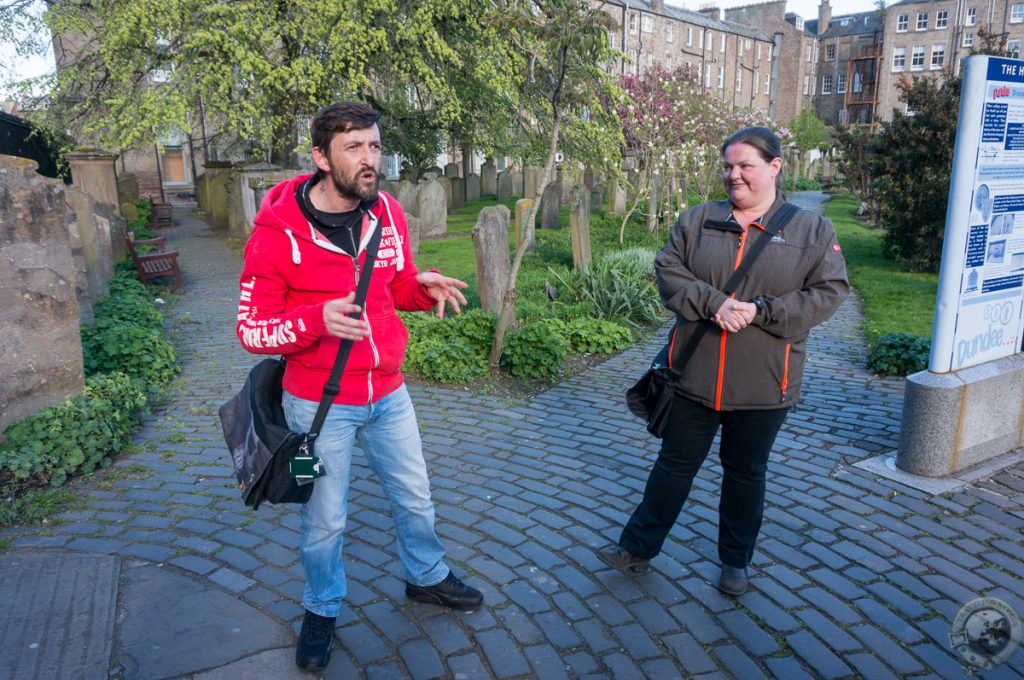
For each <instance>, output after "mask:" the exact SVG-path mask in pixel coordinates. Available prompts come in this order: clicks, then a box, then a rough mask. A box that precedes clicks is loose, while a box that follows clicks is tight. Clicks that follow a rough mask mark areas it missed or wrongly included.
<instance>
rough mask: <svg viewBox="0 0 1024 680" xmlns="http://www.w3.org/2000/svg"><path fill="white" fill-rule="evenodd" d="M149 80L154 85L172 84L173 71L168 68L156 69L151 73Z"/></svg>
mask: <svg viewBox="0 0 1024 680" xmlns="http://www.w3.org/2000/svg"><path fill="white" fill-rule="evenodd" d="M149 79H150V80H151V81H152V82H154V83H167V82H170V80H171V70H170V69H166V68H155V69H153V70H152V71H150V72H149Z"/></svg>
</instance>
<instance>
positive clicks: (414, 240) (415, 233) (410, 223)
mask: <svg viewBox="0 0 1024 680" xmlns="http://www.w3.org/2000/svg"><path fill="white" fill-rule="evenodd" d="M405 223H406V225H407V227H408V229H409V248H410V249H411V250H412V254H413V255H416V254H417V253H419V252H420V218H418V217H414V216H413V215H409V214H406V216H405Z"/></svg>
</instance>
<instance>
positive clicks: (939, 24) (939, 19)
mask: <svg viewBox="0 0 1024 680" xmlns="http://www.w3.org/2000/svg"><path fill="white" fill-rule="evenodd" d="M948 25H949V10H947V9H940V10H939V11H938V12H936V13H935V28H945V27H946V26H948Z"/></svg>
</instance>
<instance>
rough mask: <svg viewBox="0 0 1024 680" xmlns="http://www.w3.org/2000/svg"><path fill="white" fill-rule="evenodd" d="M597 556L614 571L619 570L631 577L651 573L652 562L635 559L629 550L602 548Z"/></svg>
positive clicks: (611, 546)
mask: <svg viewBox="0 0 1024 680" xmlns="http://www.w3.org/2000/svg"><path fill="white" fill-rule="evenodd" d="M597 556H598V557H599V558H600V559H601V561H602V562H604V563H605V564H607V565H608V566H609V567H611V568H612V569H618V570H619V571H621V572H623V573H625V574H630V575H631V576H642V575H643V574H646V573H648V572H650V571H651V561H650V560H645V559H642V558H640V557H634V556H633V555H631V554H630V553H629V551H628V550H625V549H623V548H620V547H619V546H617V545H610V546H608V547H607V548H601V549H600V550H598V551H597Z"/></svg>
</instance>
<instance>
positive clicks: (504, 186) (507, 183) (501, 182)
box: [498, 170, 512, 201]
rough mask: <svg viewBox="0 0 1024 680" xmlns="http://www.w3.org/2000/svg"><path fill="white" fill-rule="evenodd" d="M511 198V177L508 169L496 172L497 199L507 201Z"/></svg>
mask: <svg viewBox="0 0 1024 680" xmlns="http://www.w3.org/2000/svg"><path fill="white" fill-rule="evenodd" d="M510 198H512V177H511V175H509V172H508V170H504V171H502V172H499V173H498V200H499V201H507V200H509V199H510Z"/></svg>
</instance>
